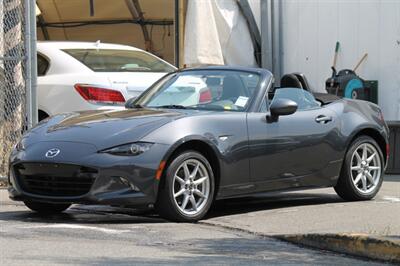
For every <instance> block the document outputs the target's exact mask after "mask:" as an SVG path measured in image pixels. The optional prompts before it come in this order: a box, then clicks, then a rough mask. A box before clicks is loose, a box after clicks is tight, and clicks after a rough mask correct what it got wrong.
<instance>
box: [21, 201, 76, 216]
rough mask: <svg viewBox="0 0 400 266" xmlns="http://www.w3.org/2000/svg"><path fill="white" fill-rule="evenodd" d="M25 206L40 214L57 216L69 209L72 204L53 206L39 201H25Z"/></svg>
mask: <svg viewBox="0 0 400 266" xmlns="http://www.w3.org/2000/svg"><path fill="white" fill-rule="evenodd" d="M24 203H25V206H26V207H28V208H29V209H31V210H32V211H35V212H37V213H40V214H47V215H48V214H57V213H61V212H63V211H65V210H66V209H68V208H69V207H70V206H71V204H53V203H44V202H37V201H24Z"/></svg>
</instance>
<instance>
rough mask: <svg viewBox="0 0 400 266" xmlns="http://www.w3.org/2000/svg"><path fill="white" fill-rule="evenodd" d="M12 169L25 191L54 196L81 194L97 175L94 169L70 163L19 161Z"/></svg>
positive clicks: (88, 188)
mask: <svg viewBox="0 0 400 266" xmlns="http://www.w3.org/2000/svg"><path fill="white" fill-rule="evenodd" d="M14 171H15V175H16V177H17V180H18V183H19V185H20V186H21V189H22V190H24V191H25V192H28V193H32V194H36V195H43V196H56V197H74V196H82V195H84V194H86V193H88V192H89V190H90V188H91V186H92V184H93V182H94V180H95V179H96V177H97V170H96V169H93V168H89V167H83V166H79V165H71V164H55V163H54V164H53V163H21V164H17V165H16V166H15V167H14Z"/></svg>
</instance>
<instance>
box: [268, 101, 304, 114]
mask: <svg viewBox="0 0 400 266" xmlns="http://www.w3.org/2000/svg"><path fill="white" fill-rule="evenodd" d="M269 109H270V112H271V117H275V118H277V117H279V116H281V115H291V114H293V113H294V112H296V111H297V103H296V102H294V101H292V100H289V99H284V98H282V99H275V100H273V101H272V103H271V106H270V108H269Z"/></svg>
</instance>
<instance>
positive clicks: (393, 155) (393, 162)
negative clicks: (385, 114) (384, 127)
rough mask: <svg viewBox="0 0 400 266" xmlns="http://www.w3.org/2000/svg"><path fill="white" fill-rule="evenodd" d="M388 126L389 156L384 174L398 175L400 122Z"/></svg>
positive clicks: (399, 164)
mask: <svg viewBox="0 0 400 266" xmlns="http://www.w3.org/2000/svg"><path fill="white" fill-rule="evenodd" d="M388 126H389V129H390V137H389V144H390V155H389V162H388V167H387V169H386V173H387V174H400V121H397V122H394V121H391V122H388Z"/></svg>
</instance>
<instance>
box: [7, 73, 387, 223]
mask: <svg viewBox="0 0 400 266" xmlns="http://www.w3.org/2000/svg"><path fill="white" fill-rule="evenodd" d="M303 77H304V76H303V75H299V74H288V75H285V76H284V77H283V78H282V80H281V84H280V87H276V86H274V78H273V76H272V74H271V73H270V72H269V71H267V70H264V69H251V68H234V67H207V68H198V69H186V70H181V71H177V72H174V73H171V74H167V75H166V76H164V77H163V78H161V79H160V80H159V81H157V82H156V83H155V84H153V85H152V86H151V87H150V88H149V89H148V90H146V91H145V92H144V93H143V94H142V95H141V96H139V97H138V98H136V99H134V100H130V101H128V102H127V103H126V107H127V109H126V110H121V111H84V112H73V113H67V114H60V115H56V116H54V117H51V118H49V119H46V120H44V121H42V122H41V123H39V124H38V125H37V126H36V127H34V128H33V129H31V130H30V131H28V132H27V133H26V134H25V135H24V136H23V138H22V140H21V141H20V142H19V143H18V144H17V145H16V147H15V149H14V151H13V152H12V154H11V158H10V175H9V181H10V187H9V193H10V197H11V198H12V199H14V200H22V201H24V203H25V205H26V206H27V207H29V208H30V209H32V210H34V211H36V212H39V213H43V214H49V213H56V212H62V211H64V210H66V209H67V208H68V207H69V206H70V205H71V204H74V203H79V204H101V205H112V206H124V207H135V206H136V207H138V206H146V207H148V206H154V207H155V209H156V210H157V211H158V212H159V214H161V215H162V216H163V217H166V218H167V219H170V220H174V221H189V222H190V221H196V220H199V219H201V218H203V217H204V215H205V214H206V213H207V211H208V210H209V209H210V206H211V204H212V203H213V201H215V200H218V199H226V198H232V197H240V196H244V195H246V196H247V195H250V194H253V193H259V192H267V191H277V190H289V189H305V188H317V187H334V188H335V190H336V192H337V194H338V195H339V196H340V197H342V198H343V199H345V200H369V199H372V198H373V197H374V196H375V195H376V194H377V192H378V190H379V188H380V187H381V184H382V179H383V174H384V170H385V166H386V162H387V156H388V151H389V146H388V144H387V143H388V128H387V126H386V123H385V121H384V119H383V116H382V113H381V110H380V109H379V107H378V106H377V105H375V104H373V103H370V102H366V101H359V100H350V99H340V98H337V97H326V96H327V95H325V97H324V96H323V95H322V97H321V95H317V96H314V95H313V94H312V93H310V92H309V91H308V90H307V89H306V88H305V87H304V86H302V83H304V80H303V79H302V78H303Z"/></svg>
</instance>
